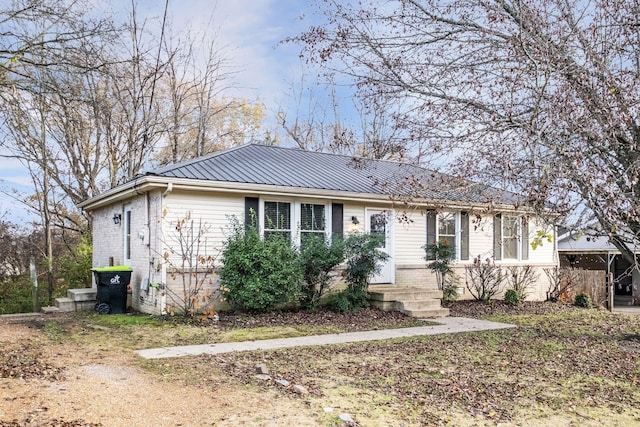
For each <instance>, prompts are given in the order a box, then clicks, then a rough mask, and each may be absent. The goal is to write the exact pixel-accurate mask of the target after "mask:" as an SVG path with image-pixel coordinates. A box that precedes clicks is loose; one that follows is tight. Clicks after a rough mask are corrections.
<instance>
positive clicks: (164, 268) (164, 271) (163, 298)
mask: <svg viewBox="0 0 640 427" xmlns="http://www.w3.org/2000/svg"><path fill="white" fill-rule="evenodd" d="M172 191H173V182H169V183H167V189H166V190H164V192H163V193H162V197H161V198H160V211H161V212H162V211H164V199H165V197H167V195H168V194H169V193H171V192H172ZM159 224H160V227H161V228H162V227H163V226H164V224H163V222H162V218H161V219H160V222H159ZM160 235H161V236H163V235H164V233H163V232H162V230H160ZM159 249H160V252H162V248H159ZM160 274H161V282H162V283H163V284H164V285H165V287H166V284H167V266H166V265H165V263H164V262H163V263H162V271H161V273H160ZM166 312H167V291H166V289H162V294H161V296H160V314H166Z"/></svg>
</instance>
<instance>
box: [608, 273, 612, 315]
mask: <svg viewBox="0 0 640 427" xmlns="http://www.w3.org/2000/svg"><path fill="white" fill-rule="evenodd" d="M607 279H608V280H607V307H608V308H609V311H613V272H609V276H608V277H607Z"/></svg>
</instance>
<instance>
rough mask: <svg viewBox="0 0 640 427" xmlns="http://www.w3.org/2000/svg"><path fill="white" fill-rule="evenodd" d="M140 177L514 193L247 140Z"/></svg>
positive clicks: (357, 189)
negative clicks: (247, 142)
mask: <svg viewBox="0 0 640 427" xmlns="http://www.w3.org/2000/svg"><path fill="white" fill-rule="evenodd" d="M146 175H151V176H161V177H168V178H185V179H198V180H208V181H222V182H234V183H250V184H265V185H273V186H284V187H294V188H300V189H318V190H329V191H347V192H353V193H363V194H374V195H389V196H392V197H393V196H396V197H413V198H424V199H428V200H442V201H445V200H446V201H451V202H475V203H487V202H497V203H503V204H513V203H516V202H517V199H518V198H517V195H516V194H514V193H510V192H506V191H501V190H498V189H495V188H492V187H489V186H486V185H482V184H478V183H474V182H471V181H468V180H460V179H457V178H455V177H452V176H449V175H445V174H441V173H438V172H434V171H430V170H428V169H425V168H422V167H419V166H415V165H410V164H406V163H398V162H392V161H383V160H369V159H362V158H355V157H351V156H344V155H336V154H327V153H319V152H313V151H303V150H299V149H293V148H283V147H276V146H270V145H257V144H250V145H244V146H241V147H236V148H232V149H229V150H225V151H221V152H217V153H213V154H210V155H207V156H204V157H199V158H196V159H193V160H188V161H185V162H181V163H177V164H173V165H168V166H165V167H163V168H160V169H156V170H153V171H149V172H147V173H146Z"/></svg>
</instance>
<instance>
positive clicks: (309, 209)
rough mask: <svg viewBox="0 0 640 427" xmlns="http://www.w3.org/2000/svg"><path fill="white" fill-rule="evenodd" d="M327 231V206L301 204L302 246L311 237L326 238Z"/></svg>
mask: <svg viewBox="0 0 640 427" xmlns="http://www.w3.org/2000/svg"><path fill="white" fill-rule="evenodd" d="M325 231H326V218H325V206H324V205H314V204H311V203H302V204H301V205H300V247H302V246H304V244H305V242H307V241H308V240H309V239H311V238H314V237H317V238H322V239H324V237H325Z"/></svg>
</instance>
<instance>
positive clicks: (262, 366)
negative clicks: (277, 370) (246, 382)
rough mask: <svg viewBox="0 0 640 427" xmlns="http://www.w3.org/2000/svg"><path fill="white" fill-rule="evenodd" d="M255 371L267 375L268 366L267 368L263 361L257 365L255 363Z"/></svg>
mask: <svg viewBox="0 0 640 427" xmlns="http://www.w3.org/2000/svg"><path fill="white" fill-rule="evenodd" d="M256 372H257V373H259V374H264V375H268V374H269V368H267V365H265V364H264V363H261V364H259V365H256Z"/></svg>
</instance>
